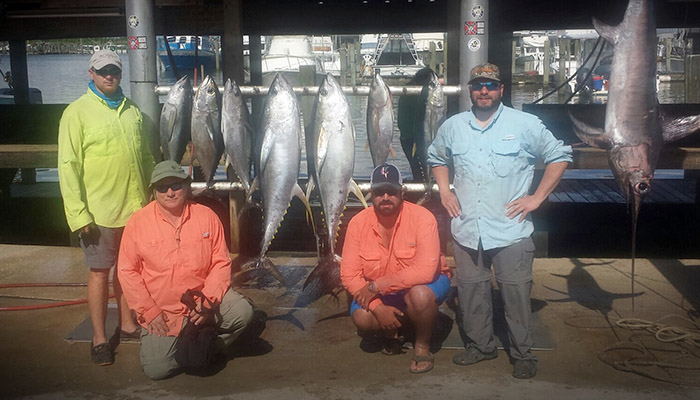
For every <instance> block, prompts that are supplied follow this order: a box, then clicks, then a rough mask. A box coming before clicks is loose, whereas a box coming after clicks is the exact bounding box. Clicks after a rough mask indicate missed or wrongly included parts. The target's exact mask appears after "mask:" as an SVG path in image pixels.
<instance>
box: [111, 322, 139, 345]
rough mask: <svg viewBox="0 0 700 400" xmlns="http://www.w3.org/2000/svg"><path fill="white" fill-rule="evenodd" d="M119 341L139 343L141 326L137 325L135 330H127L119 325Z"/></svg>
mask: <svg viewBox="0 0 700 400" xmlns="http://www.w3.org/2000/svg"><path fill="white" fill-rule="evenodd" d="M117 334H118V335H119V343H139V342H140V341H141V327H140V326H139V327H137V328H136V329H135V330H134V331H133V332H126V331H123V330H121V329H120V328H119V327H117Z"/></svg>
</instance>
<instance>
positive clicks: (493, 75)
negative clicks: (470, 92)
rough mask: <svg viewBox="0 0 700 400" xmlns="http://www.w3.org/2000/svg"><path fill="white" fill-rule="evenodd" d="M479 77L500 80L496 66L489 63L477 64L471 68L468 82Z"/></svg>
mask: <svg viewBox="0 0 700 400" xmlns="http://www.w3.org/2000/svg"><path fill="white" fill-rule="evenodd" d="M479 78H483V79H489V80H492V81H496V82H501V79H500V78H499V71H498V67H497V66H496V65H494V64H491V63H485V64H481V65H477V66H476V67H474V68H472V72H471V75H470V78H469V82H468V83H472V81H474V80H475V79H479Z"/></svg>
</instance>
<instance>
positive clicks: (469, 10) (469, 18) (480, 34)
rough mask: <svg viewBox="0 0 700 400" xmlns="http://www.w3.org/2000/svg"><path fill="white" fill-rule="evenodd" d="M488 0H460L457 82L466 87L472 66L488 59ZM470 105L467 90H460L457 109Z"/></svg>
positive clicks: (466, 108) (462, 109) (468, 107)
mask: <svg viewBox="0 0 700 400" xmlns="http://www.w3.org/2000/svg"><path fill="white" fill-rule="evenodd" d="M488 11H489V0H462V4H461V7H460V16H461V19H460V24H462V27H461V28H462V33H461V37H460V41H459V49H460V53H459V58H460V62H459V84H460V86H461V87H463V88H466V87H467V82H469V74H470V73H471V70H472V68H474V67H476V66H477V65H479V64H483V63H485V62H487V61H488V54H489V27H488V20H489V13H488ZM471 106H472V102H471V99H470V98H469V91H468V90H464V91H462V93H461V95H460V97H459V110H460V111H466V110H468V109H470V108H471Z"/></svg>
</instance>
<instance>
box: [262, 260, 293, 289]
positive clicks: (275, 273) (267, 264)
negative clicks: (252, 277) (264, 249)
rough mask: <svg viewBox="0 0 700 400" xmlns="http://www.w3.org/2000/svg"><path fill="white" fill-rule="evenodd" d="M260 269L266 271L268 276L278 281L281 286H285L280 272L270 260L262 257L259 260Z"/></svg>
mask: <svg viewBox="0 0 700 400" xmlns="http://www.w3.org/2000/svg"><path fill="white" fill-rule="evenodd" d="M260 267H261V268H262V269H263V270H265V271H267V273H269V274H270V275H272V277H273V278H275V279H277V280H278V281H280V283H281V284H282V285H283V286H287V283H286V282H285V281H284V277H283V276H282V274H281V273H280V271H279V270H278V269H277V266H276V265H275V264H274V263H273V262H272V260H270V259H269V258H267V257H264V256H263V257H262V258H261V259H260Z"/></svg>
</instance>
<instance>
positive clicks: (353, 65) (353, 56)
mask: <svg viewBox="0 0 700 400" xmlns="http://www.w3.org/2000/svg"><path fill="white" fill-rule="evenodd" d="M348 55H349V56H350V60H349V62H350V85H352V86H355V85H356V84H357V82H356V81H355V79H356V78H357V76H356V74H355V71H357V51H356V49H355V45H354V44H353V45H352V46H350V47H349V48H348Z"/></svg>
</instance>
